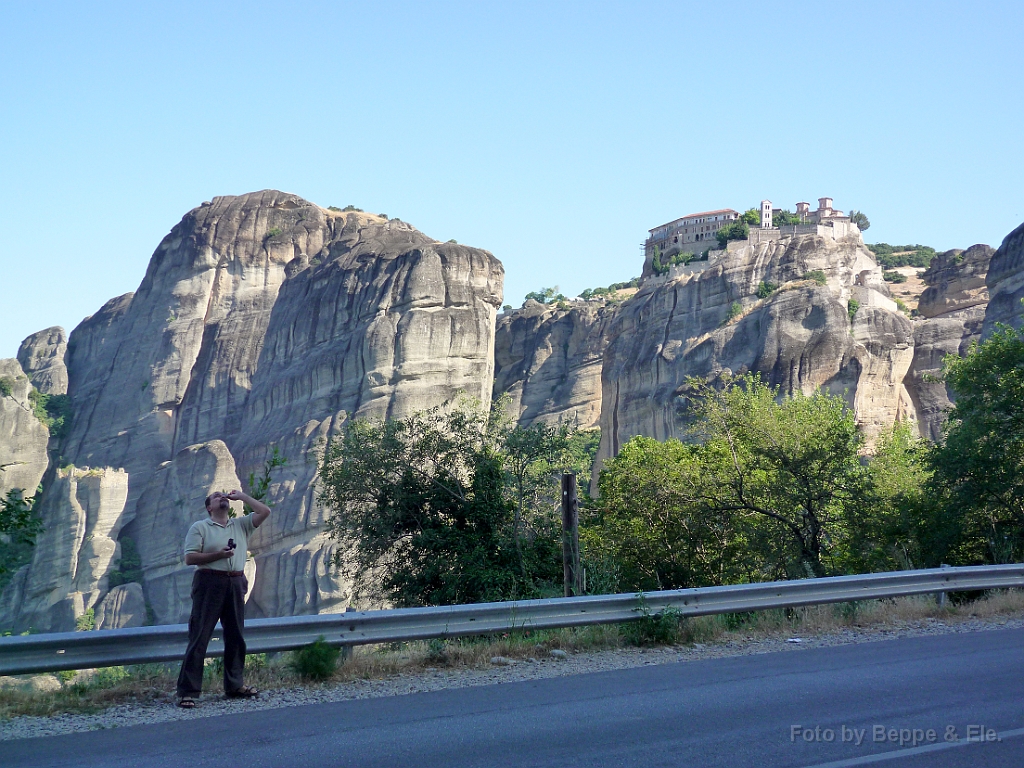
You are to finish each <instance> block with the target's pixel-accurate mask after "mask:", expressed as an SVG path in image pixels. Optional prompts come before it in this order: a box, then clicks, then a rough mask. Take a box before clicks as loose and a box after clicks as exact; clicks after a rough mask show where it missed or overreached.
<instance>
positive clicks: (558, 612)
mask: <svg viewBox="0 0 1024 768" xmlns="http://www.w3.org/2000/svg"><path fill="white" fill-rule="evenodd" d="M1012 587H1024V565H994V566H978V567H968V568H941V569H940V568H934V569H930V570H922V571H894V572H890V573H873V574H867V575H860V576H836V577H831V578H823V579H802V580H800V581H773V582H766V583H762V584H736V585H730V586H725V587H704V588H699V589H676V590H666V591H661V592H647V593H644V594H642V595H638V594H627V595H592V596H585V597H568V598H552V599H547V600H521V601H515V602H505V603H477V604H474V605H453V606H444V607H439V608H400V609H394V610H383V611H349V612H348V613H335V614H322V615H318V616H297V617H288V618H277V619H255V620H250V621H248V622H246V625H245V639H246V645H247V646H248V652H249V653H263V652H268V651H287V650H293V649H295V648H301V647H302V646H304V645H308V644H309V643H312V642H314V641H315V640H316V639H317V638H318V637H321V636H322V637H324V639H325V640H326V641H327V642H328V643H330V644H331V645H342V646H352V645H364V644H368V643H387V642H397V641H408V640H426V639H429V638H438V637H459V636H463V635H479V634H488V633H492V632H507V631H510V630H521V629H545V628H555V627H575V626H584V625H588V624H611V623H617V622H623V621H630V620H633V619H637V618H639V617H640V615H641V614H642V612H643V611H645V610H646V611H649V612H650V613H660V612H661V611H663V610H665V609H666V608H670V607H671V608H674V609H676V610H677V611H679V613H680V614H681V615H683V616H704V615H709V614H716V613H735V612H740V611H759V610H767V609H771V608H788V607H796V606H801V605H815V604H819V603H843V602H850V601H854V600H873V599H878V598H884V597H901V596H906V595H919V594H931V593H945V592H953V591H968V590H983V589H1003V588H1012ZM187 641H188V626H187V625H186V624H165V625H160V626H155V627H138V628H133V629H111V630H99V631H94V632H61V633H55V634H43V635H25V636H18V637H3V638H0V675H15V674H24V673H30V672H56V671H60V670H66V669H91V668H96V667H109V666H116V665H122V664H144V663H150V662H159V661H176V660H180V659H181V658H182V656H183V655H184V652H185V646H186V644H187ZM223 652H224V646H223V643H222V641H221V638H220V634H219V632H215V633H214V639H213V641H212V642H211V643H210V647H209V650H208V653H207V655H208V656H219V655H222V654H223Z"/></svg>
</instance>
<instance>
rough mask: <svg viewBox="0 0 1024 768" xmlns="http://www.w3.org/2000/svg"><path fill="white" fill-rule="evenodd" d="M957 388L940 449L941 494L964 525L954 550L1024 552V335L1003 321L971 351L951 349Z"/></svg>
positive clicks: (951, 378) (937, 487)
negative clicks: (958, 353) (958, 352)
mask: <svg viewBox="0 0 1024 768" xmlns="http://www.w3.org/2000/svg"><path fill="white" fill-rule="evenodd" d="M944 369H945V380H946V383H947V384H948V385H949V386H950V387H951V388H952V390H953V391H954V393H955V394H956V405H955V406H954V407H953V409H952V410H951V411H950V413H949V418H948V420H947V422H946V425H945V434H944V439H943V441H942V443H941V444H940V445H939V446H938V447H937V448H936V449H935V450H934V451H933V453H932V461H931V463H932V468H933V469H934V472H935V475H934V481H933V485H932V489H933V492H934V494H935V495H936V496H938V497H939V498H945V499H946V504H947V505H948V507H949V508H950V509H951V510H955V513H954V514H953V515H952V516H953V517H954V519H955V520H956V524H957V525H959V527H960V531H959V535H958V537H957V539H958V542H957V544H956V545H955V546H954V547H953V548H952V551H951V555H952V557H953V558H954V559H956V560H957V561H958V562H960V563H963V564H969V563H984V562H995V563H1005V562H1018V561H1019V560H1020V559H1021V558H1022V556H1024V333H1022V331H1020V330H1016V329H1014V328H1011V327H1009V326H1006V325H999V326H998V327H997V329H996V331H995V333H993V334H992V336H990V337H989V338H988V339H986V340H985V341H984V342H982V343H980V344H979V343H977V342H975V343H974V344H972V345H971V347H970V349H969V350H968V352H967V354H966V355H965V356H964V357H962V358H961V357H957V356H956V355H948V356H947V357H946V359H945V361H944Z"/></svg>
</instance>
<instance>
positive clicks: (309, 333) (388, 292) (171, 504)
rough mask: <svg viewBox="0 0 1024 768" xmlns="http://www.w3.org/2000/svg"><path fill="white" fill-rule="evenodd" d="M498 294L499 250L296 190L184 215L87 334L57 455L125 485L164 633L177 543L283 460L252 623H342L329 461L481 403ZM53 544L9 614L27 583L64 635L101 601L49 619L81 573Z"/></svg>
mask: <svg viewBox="0 0 1024 768" xmlns="http://www.w3.org/2000/svg"><path fill="white" fill-rule="evenodd" d="M502 281H503V271H502V268H501V264H500V263H499V262H498V261H497V260H496V259H495V258H494V257H493V256H492V255H491V254H489V253H487V252H486V251H481V250H479V249H475V248H469V247H466V246H462V245H456V244H454V243H439V242H437V241H434V240H432V239H431V238H429V237H427V236H425V235H423V234H422V233H420V232H418V231H417V230H416V229H414V228H413V227H411V226H409V225H408V224H404V223H402V222H400V221H398V220H387V219H385V218H382V217H380V216H374V215H368V214H364V213H361V212H340V211H333V210H326V209H323V208H320V207H319V206H316V205H314V204H312V203H309V202H307V201H305V200H303V199H301V198H299V197H296V196H295V195H290V194H286V193H282V192H276V191H263V192H257V193H252V194H248V195H242V196H239V197H220V198H215V199H214V200H213V201H212V202H208V203H204V204H203V205H201V206H200V207H198V208H196V209H194V210H193V211H190V212H189V213H188V214H186V216H185V217H184V218H183V219H182V220H181V222H180V223H179V224H178V225H177V226H175V227H174V228H173V229H172V230H171V232H170V234H168V235H167V237H165V238H164V240H163V241H162V242H161V243H160V245H159V247H158V248H157V249H156V252H155V253H154V254H153V257H152V259H151V261H150V264H149V268H148V270H147V272H146V276H145V278H144V279H143V281H142V284H141V285H140V286H139V289H138V290H137V291H136V292H135V293H133V294H126V295H124V296H121V297H118V298H116V299H112V300H111V301H109V302H107V304H106V305H104V306H103V308H101V309H100V310H99V311H98V312H97V313H96V314H95V315H93V316H92V317H90V318H88V319H86V320H85V321H83V323H82V324H81V325H79V326H78V327H77V328H76V329H74V331H72V333H71V337H70V340H69V342H68V348H67V355H66V360H67V371H68V393H69V395H70V397H71V401H72V407H73V411H74V416H73V419H72V421H71V426H70V430H69V433H68V435H67V437H66V438H65V439H64V441H63V442H62V445H61V452H62V455H63V456H64V458H65V460H66V461H70V462H72V463H74V464H76V465H80V466H90V467H106V468H110V469H108V470H104V471H107V472H115V471H116V472H120V473H121V474H125V473H126V479H127V488H126V495H125V499H124V504H123V508H124V511H123V515H122V517H121V518H120V520H121V524H122V525H128V528H127V529H126V531H125V535H129V536H131V537H132V538H133V540H134V541H135V542H136V544H137V546H138V550H139V553H140V556H141V558H142V567H143V571H144V588H145V594H146V598H147V600H148V601H149V602H150V604H151V607H152V609H153V611H154V613H155V615H156V617H157V620H158V621H180V620H182V617H183V615H185V614H186V612H187V609H188V580H189V578H190V570H189V569H184V568H182V567H181V564H180V558H181V553H180V546H181V541H182V539H183V537H184V534H185V531H186V529H187V527H188V525H189V524H190V523H191V522H192V521H193V520H194V519H196V518H197V517H200V516H202V515H204V514H205V511H204V509H203V506H202V499H203V498H204V497H205V495H206V494H207V493H208V492H209V491H210V490H212V489H214V488H220V489H222V490H229V489H230V488H233V487H239V486H240V483H239V482H238V480H239V478H246V477H247V476H248V475H249V473H251V472H255V473H256V474H259V472H260V470H261V468H262V465H263V463H264V461H265V460H266V459H267V458H268V457H269V456H270V455H271V454H272V451H273V450H274V449H275V448H276V449H277V450H279V451H280V453H281V455H283V456H284V457H285V458H286V459H287V461H288V463H287V465H286V466H285V467H284V468H283V469H282V470H280V471H279V472H278V473H277V474H276V475H275V482H274V483H273V484H272V486H271V488H270V491H269V496H268V499H269V501H270V503H271V504H273V505H274V514H273V515H272V517H271V519H270V521H268V523H267V524H266V525H265V526H264V527H262V528H261V529H260V531H258V532H257V536H256V537H254V538H253V540H252V542H251V544H252V550H253V552H254V554H255V559H254V560H253V561H252V562H251V564H250V567H249V570H250V571H252V570H253V569H254V573H253V578H252V579H250V581H251V582H252V599H251V600H250V607H251V611H252V613H253V615H280V614H285V613H296V612H309V613H313V612H318V611H326V610H339V609H341V608H342V607H343V604H344V601H345V600H346V599H347V592H346V590H345V588H344V585H342V584H339V583H337V581H336V579H335V577H334V576H333V575H331V573H330V570H329V568H328V564H329V561H330V556H331V554H332V552H333V550H332V548H331V546H330V545H329V544H328V543H327V542H325V541H324V540H323V538H322V536H321V535H320V533H319V531H320V528H321V526H322V523H323V519H324V512H323V510H322V509H320V507H319V505H318V503H317V500H316V491H315V488H314V479H315V473H316V464H317V460H318V456H319V453H318V451H320V450H322V447H323V445H324V441H325V440H326V439H327V438H328V437H329V436H330V435H332V434H334V433H335V432H336V431H337V429H338V428H339V427H340V426H341V425H342V424H343V423H344V421H345V420H346V419H348V418H351V417H353V416H358V417H380V416H395V417H398V416H403V415H406V414H408V413H412V412H414V411H418V410H422V409H424V408H428V407H431V406H434V405H438V404H440V403H441V402H443V401H445V400H447V399H450V398H453V397H455V396H456V395H457V394H458V393H459V392H465V393H467V394H469V395H470V396H472V397H476V398H478V399H480V400H481V401H482V402H483V403H484V404H485V405H486V404H487V403H488V402H489V399H490V392H491V382H492V378H493V343H494V321H495V316H496V311H497V307H498V306H500V304H501V289H502ZM236 464H237V469H236ZM53 494H58V495H60V494H59V492H58V490H54V491H53V493H51V492H50V491H48V492H47V498H49V497H50V496H51V495H53ZM64 495H66V494H64ZM47 503H49V504H50V506H47ZM54 504H57V503H56V502H47V501H45V500H44V516H45V515H50V516H59V514H66V511H65V512H60V513H58V512H57V511H55V508H54V507H53V505H54ZM57 506H60V505H59V504H58V505H57ZM54 519H57V518H56V517H55V518H54ZM47 521H49V517H47ZM58 544H59V542H52V543H50V542H47V541H46V540H40V542H39V543H38V544H37V556H38V558H39V559H40V562H38V563H37V562H36V561H35V560H34V561H33V563H32V565H30V566H29V567H28V568H27V569H26V572H25V573H24V574H19V576H18V578H16V579H15V580H14V581H13V582H12V584H11V586H10V587H9V589H8V591H6V592H5V593H4V595H3V596H2V598H0V599H3V600H4V601H7V600H8V598H9V597H13V596H14V593H13V592H11V591H10V590H11V589H14V588H15V587H16V586H17V585H21V586H18V587H17V588H18V589H21V590H22V592H21V593H19V594H25V595H28V594H30V593H31V594H32V595H37V596H36V597H33V598H32V599H31V601H30V602H31V604H32V607H31V609H30V611H29V614H30V616H31V620H32V621H34V622H36V624H37V625H42V624H44V623H45V624H46V625H47V626H54V627H57V626H59V627H60V628H64V629H67V628H69V622H72V621H73V615H74V613H75V611H78V612H80V611H81V610H84V608H83V606H85V607H88V605H90V604H91V603H90V602H89V601H90V600H93V596H92V593H91V592H90V593H89V595H88V596H83V597H81V599H77V601H74V600H73V601H71V602H70V603H68V602H66V601H65V603H62V604H60V605H58V604H57V602H58V601H56V600H55V599H54V600H53V601H51V604H50V606H51V607H50V615H49V617H48V618H46V619H45V621H44V619H43V616H42V614H43V612H44V608H43V607H42V606H43V605H44V603H45V601H44V600H43V599H42V598H40V597H38V594H41V592H40V590H41V589H42V587H39V586H38V584H37V582H39V580H40V579H42V582H45V583H46V584H48V585H50V587H48V589H50V591H49V592H47V593H46V594H48V595H55V594H56V591H57V590H58V587H57V586H56V582H53V579H50V578H49V577H44V575H42V573H41V572H42V570H45V564H46V563H47V562H49V561H50V560H54V561H55V562H56V560H60V561H61V562H67V561H68V556H69V555H67V554H66V553H64V554H60V555H57V554H55V553H54V551H53V549H54V547H55V546H58ZM60 546H63V545H60ZM65 549H67V547H65ZM55 558H56V559H55ZM264 565H265V567H263V566H264ZM37 571H40V575H38V576H37V574H36V572H37ZM42 582H39V583H42ZM51 587H52V588H51ZM25 590H28V591H27V592H26V591H25ZM33 590H35V591H33ZM72 591H73V590H72ZM101 591H102V590H101ZM83 595H84V593H83ZM96 597H97V598H100V597H102V594H98V595H96ZM47 599H49V598H47ZM93 602H95V600H93ZM68 605H71V606H72V608H71V609H67V606H68ZM4 626H5V625H4V623H3V617H2V616H0V627H4Z"/></svg>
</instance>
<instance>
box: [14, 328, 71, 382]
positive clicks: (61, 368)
mask: <svg viewBox="0 0 1024 768" xmlns="http://www.w3.org/2000/svg"><path fill="white" fill-rule="evenodd" d="M67 349H68V339H67V336H65V335H64V329H63V328H61V327H60V326H59V325H55V326H54V327H52V328H46V329H45V330H42V331H38V332H36V333H33V334H32V335H31V336H29V337H28V338H27V339H25V340H24V341H23V342H21V346H20V347H19V348H18V362H19V363H21V367H22V369H23V370H24V371H25V373H26V374H28V377H29V379H30V380H31V382H32V386H34V387H35V388H36V389H38V390H39V391H40V392H42V393H43V394H44V395H63V394H66V393H67V391H68V369H67V366H66V365H65V364H64V354H65V353H66V352H67Z"/></svg>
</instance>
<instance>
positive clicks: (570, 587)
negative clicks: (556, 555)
mask: <svg viewBox="0 0 1024 768" xmlns="http://www.w3.org/2000/svg"><path fill="white" fill-rule="evenodd" d="M582 575H583V574H582V571H581V569H580V500H579V496H578V495H577V494H576V473H575V472H563V473H562V579H563V582H564V585H565V596H566V597H573V596H574V595H580V594H583V587H582V585H581V584H580V581H581V580H582Z"/></svg>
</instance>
